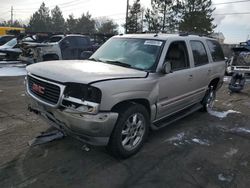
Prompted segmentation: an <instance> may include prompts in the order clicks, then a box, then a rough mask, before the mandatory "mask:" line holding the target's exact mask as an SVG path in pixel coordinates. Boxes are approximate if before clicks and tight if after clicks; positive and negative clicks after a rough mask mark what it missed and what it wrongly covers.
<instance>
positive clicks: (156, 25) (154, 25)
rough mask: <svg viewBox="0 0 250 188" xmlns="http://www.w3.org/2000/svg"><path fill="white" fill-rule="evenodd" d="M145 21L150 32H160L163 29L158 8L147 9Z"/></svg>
mask: <svg viewBox="0 0 250 188" xmlns="http://www.w3.org/2000/svg"><path fill="white" fill-rule="evenodd" d="M144 22H145V24H146V27H147V31H148V32H158V31H160V30H161V26H160V22H159V16H158V13H157V10H150V9H147V10H146V13H145V18H144Z"/></svg>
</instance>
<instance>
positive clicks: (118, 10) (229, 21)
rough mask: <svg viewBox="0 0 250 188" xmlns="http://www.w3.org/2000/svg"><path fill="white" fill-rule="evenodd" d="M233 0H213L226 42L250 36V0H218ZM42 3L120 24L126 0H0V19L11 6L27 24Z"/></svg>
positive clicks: (146, 2) (7, 16)
mask: <svg viewBox="0 0 250 188" xmlns="http://www.w3.org/2000/svg"><path fill="white" fill-rule="evenodd" d="M150 1H151V0H141V3H142V5H143V6H144V7H145V8H147V7H150ZM232 1H233V2H235V1H240V0H214V1H213V3H214V4H215V5H214V6H215V7H216V10H215V12H214V18H215V21H214V22H215V24H217V28H216V29H215V31H216V32H218V31H219V32H222V33H223V34H224V36H225V38H226V40H225V42H226V43H238V42H241V41H245V40H246V39H247V38H250V9H249V8H250V0H249V1H248V2H241V3H232V4H220V5H219V3H225V2H232ZM241 1H242V0H241ZM42 2H45V4H46V6H47V7H49V8H50V9H52V8H54V6H55V5H59V7H60V8H61V10H62V12H63V15H64V18H67V17H68V15H69V14H74V16H75V17H76V18H77V17H79V16H80V15H81V14H82V13H83V12H84V13H86V12H87V11H89V13H90V14H91V15H92V17H94V18H95V17H103V16H105V17H109V18H112V19H113V20H114V21H115V22H117V23H118V24H119V25H120V26H121V25H122V24H123V23H124V22H125V12H126V2H127V1H126V0H53V1H52V0H0V4H1V6H0V15H1V16H0V21H3V20H9V19H10V9H11V6H13V9H14V19H17V20H22V21H23V22H25V23H27V22H28V20H29V18H30V16H31V15H32V13H33V12H35V11H36V10H37V9H38V8H39V6H40V5H41V3H42ZM132 3H133V0H130V4H132ZM242 12H248V13H249V14H234V15H222V14H225V13H226V14H228V13H242ZM121 31H122V30H121Z"/></svg>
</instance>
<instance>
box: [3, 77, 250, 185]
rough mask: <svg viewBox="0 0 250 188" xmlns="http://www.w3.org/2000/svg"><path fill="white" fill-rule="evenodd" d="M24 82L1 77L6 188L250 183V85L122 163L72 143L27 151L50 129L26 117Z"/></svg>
mask: <svg viewBox="0 0 250 188" xmlns="http://www.w3.org/2000/svg"><path fill="white" fill-rule="evenodd" d="M23 81H24V77H23V76H21V77H1V78H0V106H1V108H0V148H1V152H0V187H1V188H5V187H7V188H12V187H19V188H23V187H43V188H45V187H62V188H64V187H65V188H68V187H84V188H88V187H91V188H93V187H94V188H95V187H96V188H100V187H102V188H106V187H107V188H110V187H124V188H125V187H133V188H137V187H143V188H151V187H160V188H161V187H162V188H173V187H177V188H196V187H197V188H202V187H206V188H217V187H218V188H219V187H222V188H231V187H235V188H236V187H237V188H248V187H249V185H250V150H249V148H250V124H249V122H250V115H249V114H250V100H249V99H250V87H249V83H248V84H247V85H246V87H245V89H244V90H243V92H242V93H238V94H232V95H229V94H228V90H227V84H224V85H223V87H222V89H221V90H220V91H219V92H218V94H217V101H216V104H215V105H216V109H215V111H213V112H211V114H208V113H202V112H195V113H193V114H192V115H190V116H188V117H186V118H184V119H182V120H179V121H177V122H175V123H173V124H172V125H170V126H168V127H165V128H163V129H161V130H159V131H155V132H151V134H150V136H149V139H148V141H147V142H146V144H145V146H144V147H143V148H142V150H141V151H140V152H139V153H138V154H136V155H135V156H132V157H131V158H129V159H127V160H117V159H115V158H113V157H112V156H110V155H109V153H108V152H107V151H106V149H105V148H104V147H90V148H89V149H90V150H88V148H86V147H84V144H83V143H81V142H79V141H77V140H74V139H72V138H70V137H66V138H64V139H61V140H57V141H53V142H50V143H46V144H43V145H39V146H33V147H30V146H28V144H27V143H28V141H29V140H31V139H33V138H34V137H35V136H37V135H38V134H39V133H40V132H42V131H46V130H48V129H50V128H49V126H48V125H47V124H45V123H44V122H43V121H42V120H40V119H39V118H38V117H37V116H36V115H34V114H32V113H29V112H28V111H27V106H26V103H25V92H24V86H23ZM216 116H217V117H216ZM225 116H226V117H225ZM223 117H224V118H223Z"/></svg>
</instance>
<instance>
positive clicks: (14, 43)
mask: <svg viewBox="0 0 250 188" xmlns="http://www.w3.org/2000/svg"><path fill="white" fill-rule="evenodd" d="M16 44H17V40H16V38H14V39H11V40H10V41H9V42H7V43H5V44H4V45H3V46H2V47H5V48H13V47H14V46H15V45H16Z"/></svg>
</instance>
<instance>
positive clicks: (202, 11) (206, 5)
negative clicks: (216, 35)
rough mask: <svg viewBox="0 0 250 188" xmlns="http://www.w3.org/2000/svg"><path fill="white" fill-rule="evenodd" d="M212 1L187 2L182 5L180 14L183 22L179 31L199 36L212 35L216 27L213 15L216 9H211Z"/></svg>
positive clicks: (191, 0) (194, 0)
mask: <svg viewBox="0 0 250 188" xmlns="http://www.w3.org/2000/svg"><path fill="white" fill-rule="evenodd" d="M211 5H212V1H211V0H185V1H184V2H183V3H181V6H180V7H181V8H180V10H179V12H180V13H181V15H182V16H181V21H180V24H179V30H180V31H183V32H191V33H192V32H193V33H197V34H205V35H207V34H211V33H212V32H213V29H214V28H215V27H216V25H214V24H213V23H212V22H213V20H214V18H213V17H212V13H213V11H214V10H215V8H212V7H211Z"/></svg>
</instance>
